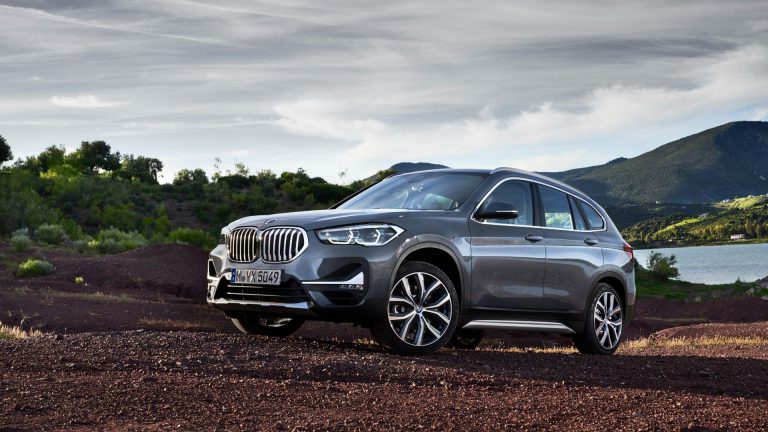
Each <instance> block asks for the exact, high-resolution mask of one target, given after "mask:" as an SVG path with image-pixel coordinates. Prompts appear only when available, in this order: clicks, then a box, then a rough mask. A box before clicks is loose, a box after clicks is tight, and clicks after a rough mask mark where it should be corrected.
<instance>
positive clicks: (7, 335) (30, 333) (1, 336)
mask: <svg viewBox="0 0 768 432" xmlns="http://www.w3.org/2000/svg"><path fill="white" fill-rule="evenodd" d="M42 335H43V333H42V332H41V331H40V330H24V329H22V328H20V327H15V326H7V325H5V324H3V323H0V340H15V339H25V338H28V337H35V336H42Z"/></svg>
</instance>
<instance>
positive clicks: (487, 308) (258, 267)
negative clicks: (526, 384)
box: [207, 168, 635, 355]
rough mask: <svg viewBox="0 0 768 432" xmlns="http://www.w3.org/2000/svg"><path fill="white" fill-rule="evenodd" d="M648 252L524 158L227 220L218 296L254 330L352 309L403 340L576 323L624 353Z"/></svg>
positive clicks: (576, 333)
mask: <svg viewBox="0 0 768 432" xmlns="http://www.w3.org/2000/svg"><path fill="white" fill-rule="evenodd" d="M633 264H634V257H633V252H632V248H631V247H630V245H629V244H627V243H626V242H625V241H624V240H623V239H622V237H621V234H620V233H619V231H618V230H617V229H616V226H615V225H614V224H613V223H612V222H611V219H610V218H609V217H608V215H607V214H606V212H605V210H603V209H602V208H601V207H600V206H599V205H598V204H597V203H596V202H595V201H593V200H592V199H590V198H589V197H588V196H586V195H585V194H583V193H582V192H580V191H578V190H577V189H574V188H572V187H570V186H568V185H565V184H563V183H561V182H558V181H556V180H553V179H551V178H548V177H545V176H542V175H538V174H534V173H530V172H526V171H521V170H515V169H507V168H500V169H496V170H463V169H462V170H457V169H441V170H431V171H421V172H416V173H410V174H402V175H396V176H392V177H389V178H387V179H385V180H383V181H381V182H379V183H377V184H375V185H373V186H371V187H369V188H367V189H363V190H361V191H359V192H357V193H356V194H354V195H352V196H350V197H348V198H346V199H345V200H344V201H342V202H340V203H338V204H336V205H335V206H333V207H332V208H331V209H328V210H319V211H304V212H295V213H282V214H274V215H266V216H250V217H246V218H243V219H239V220H237V221H234V222H232V223H231V224H229V225H228V226H227V227H225V228H223V229H222V231H221V237H220V241H219V245H218V246H217V247H216V248H215V249H214V250H213V251H212V252H211V254H210V259H209V261H208V288H207V302H208V304H209V305H211V306H213V307H215V308H218V309H220V310H222V311H224V313H225V314H226V316H227V317H229V318H231V319H232V322H233V323H234V325H235V326H237V328H238V329H240V330H241V331H242V332H244V333H248V334H260V335H270V336H287V335H289V334H291V333H293V332H295V331H296V330H297V329H299V327H300V326H301V325H302V323H303V322H304V321H305V320H325V321H334V322H351V323H354V324H357V325H361V326H364V327H367V328H369V329H370V331H371V333H372V335H373V336H374V338H375V339H376V340H377V341H378V342H379V343H381V344H383V345H385V346H387V347H389V348H390V349H392V350H393V351H395V352H398V353H402V354H415V355H418V354H428V353H431V352H434V351H435V350H437V349H439V348H441V347H443V346H445V345H450V346H453V347H456V348H467V349H473V348H475V347H476V346H477V345H478V344H479V343H480V341H481V338H482V334H483V333H482V332H483V330H487V329H494V330H511V331H531V332H539V333H559V334H563V335H571V336H572V338H573V342H574V344H575V346H576V347H577V348H578V350H579V351H581V352H583V353H591V354H611V353H613V352H614V351H615V350H616V349H617V347H618V346H619V343H620V341H621V337H622V330H623V329H624V328H625V327H626V326H627V325H629V323H630V321H631V319H632V316H633V313H634V304H635V279H634V265H633Z"/></svg>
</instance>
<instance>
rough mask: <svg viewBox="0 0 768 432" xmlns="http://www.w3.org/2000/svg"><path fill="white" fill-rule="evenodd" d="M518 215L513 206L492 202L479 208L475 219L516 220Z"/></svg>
mask: <svg viewBox="0 0 768 432" xmlns="http://www.w3.org/2000/svg"><path fill="white" fill-rule="evenodd" d="M519 214H520V213H519V212H518V211H517V209H516V208H515V206H513V205H512V204H510V203H506V202H502V201H492V202H489V203H487V204H485V205H484V206H482V207H480V210H478V211H477V213H475V219H517V216H518V215H519Z"/></svg>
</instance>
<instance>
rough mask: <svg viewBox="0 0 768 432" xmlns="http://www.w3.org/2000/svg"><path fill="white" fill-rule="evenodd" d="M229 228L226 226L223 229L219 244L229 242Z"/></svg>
mask: <svg viewBox="0 0 768 432" xmlns="http://www.w3.org/2000/svg"><path fill="white" fill-rule="evenodd" d="M229 233H230V231H229V228H227V227H224V228H222V229H221V234H219V244H227V243H228V240H229Z"/></svg>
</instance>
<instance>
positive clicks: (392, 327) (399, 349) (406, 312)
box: [371, 261, 459, 355]
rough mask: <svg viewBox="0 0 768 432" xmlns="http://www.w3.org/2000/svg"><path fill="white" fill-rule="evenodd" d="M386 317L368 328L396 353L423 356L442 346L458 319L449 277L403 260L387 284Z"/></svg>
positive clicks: (438, 271)
mask: <svg viewBox="0 0 768 432" xmlns="http://www.w3.org/2000/svg"><path fill="white" fill-rule="evenodd" d="M387 298H388V301H387V310H386V312H387V318H385V319H383V320H382V321H381V322H378V323H375V324H374V325H373V326H372V327H371V334H372V335H373V337H374V339H376V341H377V342H378V343H380V344H381V345H384V346H386V347H388V348H389V349H391V350H392V351H394V352H396V353H398V354H405V355H426V354H431V353H433V352H435V351H437V350H438V349H440V348H442V347H443V346H445V345H446V344H447V343H448V342H449V341H450V340H451V338H452V337H453V333H454V331H455V330H456V325H457V324H458V320H459V301H458V296H457V295H456V288H455V287H454V286H453V283H452V282H451V279H450V278H448V276H447V275H446V274H445V273H444V272H443V271H442V270H440V269H439V268H438V267H436V266H434V265H432V264H429V263H426V262H422V261H411V262H406V263H404V264H403V265H402V266H401V267H400V268H399V269H398V271H397V275H396V277H395V283H394V285H393V286H392V287H390V289H389V292H388V297H387Z"/></svg>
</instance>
